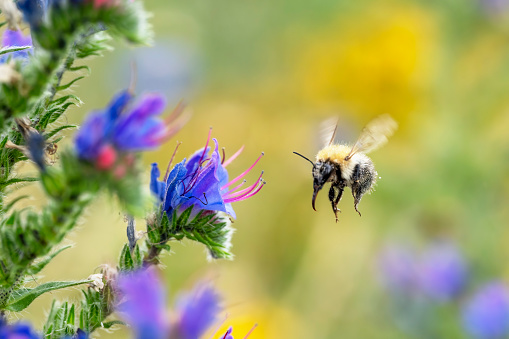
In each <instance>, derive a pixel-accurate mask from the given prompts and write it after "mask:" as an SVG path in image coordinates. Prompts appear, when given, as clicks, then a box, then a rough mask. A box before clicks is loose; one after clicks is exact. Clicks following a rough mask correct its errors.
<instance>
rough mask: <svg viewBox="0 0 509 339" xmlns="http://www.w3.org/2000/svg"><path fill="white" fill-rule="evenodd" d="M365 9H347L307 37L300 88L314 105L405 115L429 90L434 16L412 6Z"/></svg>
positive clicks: (300, 64)
mask: <svg viewBox="0 0 509 339" xmlns="http://www.w3.org/2000/svg"><path fill="white" fill-rule="evenodd" d="M364 11H365V12H363V13H362V15H360V13H357V15H353V16H350V17H346V16H345V15H342V16H341V17H338V19H337V20H334V21H333V22H332V23H330V24H328V25H326V26H325V27H323V28H322V29H321V30H320V31H318V32H316V31H315V32H313V34H310V35H309V36H308V37H307V39H306V41H305V43H304V44H303V45H302V51H301V57H300V59H299V60H298V61H297V62H296V72H297V73H298V78H299V79H300V81H299V84H300V87H301V88H300V91H301V93H302V95H303V96H304V97H305V98H307V99H308V100H309V101H310V102H311V103H312V104H314V105H323V104H324V103H335V104H337V105H339V106H342V107H344V108H346V109H347V110H350V111H352V112H353V113H360V114H367V115H369V116H374V115H377V114H382V113H390V114H392V115H394V116H395V117H397V118H398V119H399V118H403V117H404V116H406V115H408V114H411V113H412V112H413V111H414V110H415V109H416V108H417V107H418V105H419V104H420V103H421V102H422V100H423V99H424V96H425V95H426V93H427V91H428V90H429V85H430V81H431V79H432V76H433V61H432V60H433V58H432V55H433V53H435V48H436V47H435V41H434V40H435V38H436V27H435V22H434V18H433V17H432V15H431V14H430V13H429V12H427V11H425V10H424V9H423V8H417V7H410V6H401V7H381V6H374V7H369V8H368V9H364ZM360 16H361V17H360Z"/></svg>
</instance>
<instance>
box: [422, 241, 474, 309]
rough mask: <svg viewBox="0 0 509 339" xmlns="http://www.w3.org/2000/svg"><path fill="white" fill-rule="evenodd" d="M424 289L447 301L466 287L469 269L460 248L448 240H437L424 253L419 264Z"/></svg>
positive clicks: (437, 298) (438, 298)
mask: <svg viewBox="0 0 509 339" xmlns="http://www.w3.org/2000/svg"><path fill="white" fill-rule="evenodd" d="M418 272H419V283H420V287H421V288H422V290H423V291H424V292H425V293H426V294H427V295H429V296H431V297H432V298H434V299H436V300H442V301H447V300H451V299H453V298H455V297H457V296H458V295H459V294H460V293H461V292H462V291H463V289H464V287H465V285H466V282H467V278H468V270H467V264H466V262H465V260H464V258H463V256H462V255H461V253H460V252H459V250H458V248H457V247H456V246H454V245H453V244H451V243H448V242H436V243H433V244H431V245H430V246H428V247H427V248H426V250H425V252H424V253H423V254H422V257H421V261H420V265H419V270H418Z"/></svg>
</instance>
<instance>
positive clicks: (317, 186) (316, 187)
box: [312, 161, 336, 211]
mask: <svg viewBox="0 0 509 339" xmlns="http://www.w3.org/2000/svg"><path fill="white" fill-rule="evenodd" d="M335 171H336V168H335V166H334V165H333V164H331V163H330V162H328V161H325V162H323V161H318V162H317V163H316V164H314V165H313V200H312V206H313V209H314V210H315V211H316V208H315V200H316V196H317V195H318V191H320V190H321V189H322V187H323V185H325V183H326V182H327V181H329V180H330V179H331V176H332V175H333V174H334V173H335Z"/></svg>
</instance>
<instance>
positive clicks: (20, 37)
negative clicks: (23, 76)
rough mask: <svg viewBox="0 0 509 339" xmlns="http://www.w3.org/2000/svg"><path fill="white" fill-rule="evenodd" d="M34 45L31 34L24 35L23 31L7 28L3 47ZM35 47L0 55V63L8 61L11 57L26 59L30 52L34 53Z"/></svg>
mask: <svg viewBox="0 0 509 339" xmlns="http://www.w3.org/2000/svg"><path fill="white" fill-rule="evenodd" d="M26 46H32V38H31V37H30V35H24V34H23V32H21V31H16V30H10V29H6V30H5V32H4V34H3V36H2V47H3V48H6V47H7V48H13V47H26ZM32 51H33V48H32V47H31V48H28V49H24V50H21V51H16V52H11V53H6V54H2V55H0V63H4V62H6V61H7V59H8V58H9V57H12V58H15V59H26V58H28V54H29V53H32Z"/></svg>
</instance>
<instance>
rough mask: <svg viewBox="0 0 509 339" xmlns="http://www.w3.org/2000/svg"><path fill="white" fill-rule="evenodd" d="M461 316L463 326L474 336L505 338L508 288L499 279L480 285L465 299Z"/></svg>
mask: <svg viewBox="0 0 509 339" xmlns="http://www.w3.org/2000/svg"><path fill="white" fill-rule="evenodd" d="M462 318H463V327H464V328H465V330H466V331H467V332H468V333H469V334H470V335H471V336H472V337H474V338H477V339H496V338H507V336H508V335H509V289H508V288H507V287H506V286H505V285H504V284H503V283H502V282H499V281H495V282H490V283H488V284H486V285H484V286H482V287H481V288H480V289H479V290H477V291H476V293H475V294H474V295H473V296H472V297H471V298H470V299H469V300H468V301H467V303H466V305H465V307H464V308H463V312H462Z"/></svg>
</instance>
